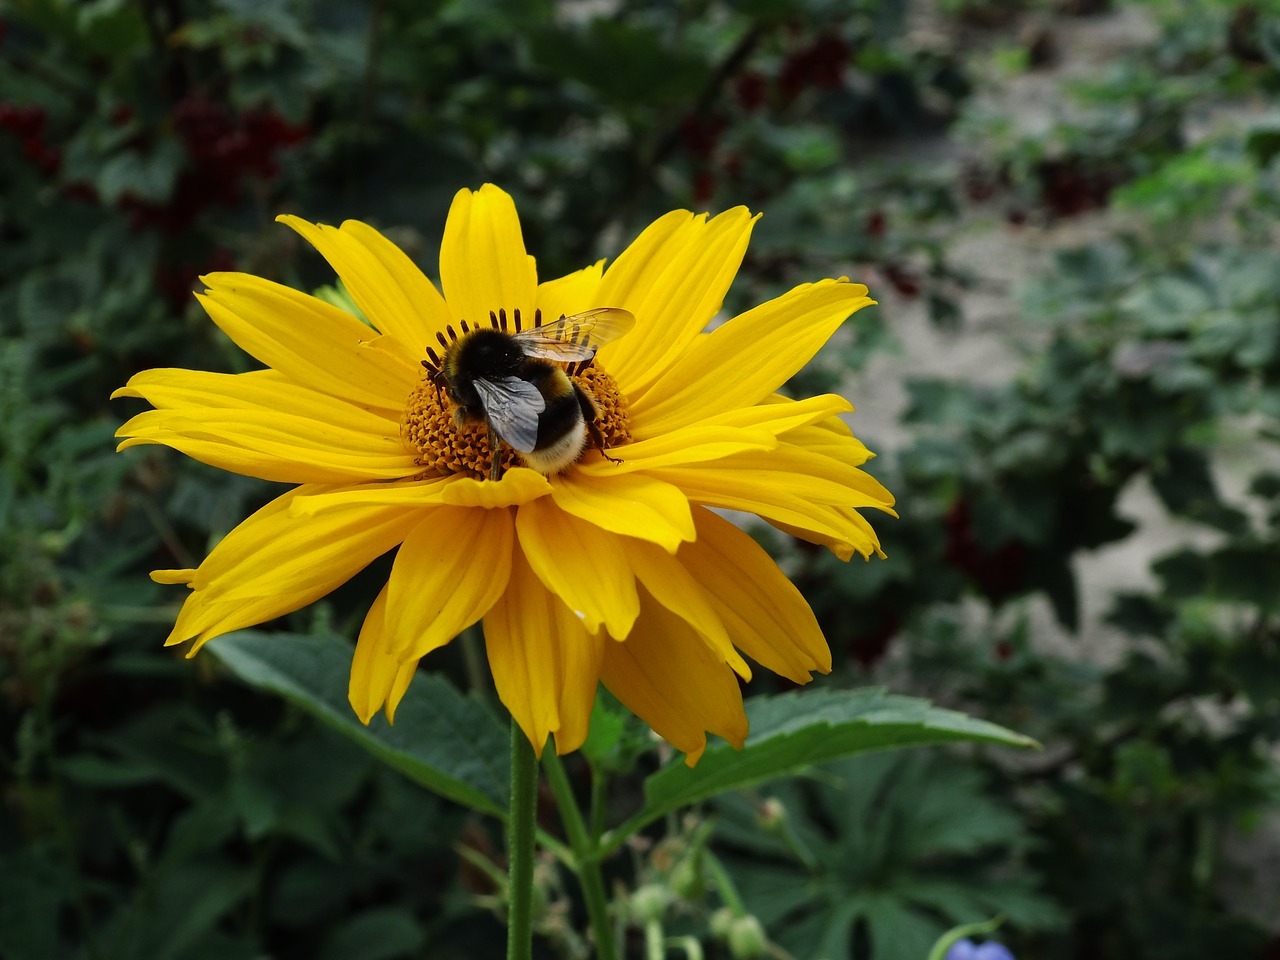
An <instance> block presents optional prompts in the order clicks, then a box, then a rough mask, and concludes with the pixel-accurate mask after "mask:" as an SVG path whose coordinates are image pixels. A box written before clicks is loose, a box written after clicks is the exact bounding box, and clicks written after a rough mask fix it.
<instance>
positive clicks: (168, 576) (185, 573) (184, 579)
mask: <svg viewBox="0 0 1280 960" xmlns="http://www.w3.org/2000/svg"><path fill="white" fill-rule="evenodd" d="M195 577H196V571H195V569H194V568H193V567H188V568H186V569H184V570H152V571H151V579H152V580H154V581H155V582H156V583H164V584H174V585H177V584H181V585H182V586H187V585H189V584H190V583H191V581H192V580H194V579H195Z"/></svg>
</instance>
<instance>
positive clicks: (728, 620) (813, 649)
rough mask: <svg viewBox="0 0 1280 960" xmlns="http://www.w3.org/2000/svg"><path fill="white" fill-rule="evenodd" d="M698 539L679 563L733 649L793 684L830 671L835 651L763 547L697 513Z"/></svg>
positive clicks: (715, 519) (685, 549)
mask: <svg viewBox="0 0 1280 960" xmlns="http://www.w3.org/2000/svg"><path fill="white" fill-rule="evenodd" d="M694 519H695V522H696V523H697V526H698V539H697V540H695V541H693V542H692V543H686V544H684V545H683V546H681V548H680V552H679V553H678V554H677V555H676V560H677V561H678V562H680V563H681V564H683V565H684V566H685V568H686V569H687V570H688V571H689V572H690V574H692V575H693V577H694V578H695V579H696V580H697V581H698V584H699V585H700V586H701V588H702V589H703V591H704V592H705V593H706V595H707V596H708V597H709V598H710V602H711V605H712V606H713V607H714V608H715V610H716V612H717V613H718V614H719V615H720V618H721V620H722V621H723V622H724V624H725V626H726V627H728V630H729V635H730V637H732V639H733V643H734V646H736V647H737V648H738V649H740V650H741V651H742V652H743V653H745V654H746V655H747V656H749V657H750V658H751V659H752V660H754V661H755V662H756V663H758V664H760V665H761V666H762V667H764V668H766V669H768V670H772V671H773V672H774V673H776V674H778V675H780V676H783V677H786V678H787V679H788V680H791V681H793V682H795V683H808V682H809V680H810V679H812V671H815V670H817V671H819V672H821V673H830V672H831V651H830V649H829V648H828V647H827V642H826V640H825V639H824V638H823V636H822V629H821V628H820V627H819V626H818V621H817V618H816V617H814V615H813V611H812V610H811V609H810V607H809V604H808V602H807V601H806V600H805V598H804V597H803V596H802V595H801V594H800V591H799V590H797V589H796V588H795V585H794V584H793V583H792V582H791V581H790V580H788V579H787V578H786V576H785V575H783V573H782V571H781V570H779V569H778V565H777V564H776V563H775V562H774V561H773V558H772V557H770V556H769V554H768V553H766V552H765V550H764V548H763V547H761V546H760V545H759V544H758V543H756V542H755V541H754V540H752V539H751V537H749V536H748V535H747V534H746V533H744V532H743V531H741V530H739V529H738V528H737V527H736V526H734V525H733V524H732V523H730V522H729V521H728V520H723V519H721V518H720V517H718V516H716V515H715V514H714V513H712V512H711V511H710V510H706V509H699V510H696V511H694Z"/></svg>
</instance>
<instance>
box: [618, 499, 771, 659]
mask: <svg viewBox="0 0 1280 960" xmlns="http://www.w3.org/2000/svg"><path fill="white" fill-rule="evenodd" d="M705 512H706V511H705V510H699V511H698V513H705ZM690 546H691V544H688V543H686V544H682V545H681V547H680V554H681V555H683V554H684V552H685V550H687V549H688V548H689V547H690ZM627 557H628V558H629V559H630V561H631V566H632V568H633V569H634V570H635V576H636V579H637V580H639V581H640V582H641V583H642V584H644V589H645V590H646V591H648V593H649V595H650V596H651V597H652V598H653V599H654V600H657V601H658V603H660V604H662V606H664V607H666V608H667V609H668V610H670V611H671V612H672V613H674V614H675V615H676V616H677V617H679V618H680V619H681V620H683V621H684V622H685V623H687V624H688V625H689V626H690V627H691V628H693V630H694V632H695V633H697V634H698V636H699V637H700V638H701V640H702V641H703V642H704V643H705V644H706V645H707V647H708V648H709V649H710V650H711V652H712V653H713V654H714V655H715V657H716V658H717V659H718V660H719V661H720V662H721V663H726V664H728V665H729V666H730V667H731V668H732V669H733V671H734V673H736V674H737V675H738V676H740V677H742V679H743V680H750V679H751V668H750V667H748V666H747V663H746V661H745V660H743V659H742V657H741V656H740V655H739V654H738V651H737V650H735V649H734V648H733V642H732V641H731V640H730V639H729V632H728V631H727V630H726V629H725V626H724V623H723V621H722V620H721V618H720V614H719V613H718V612H717V610H716V608H715V607H714V606H713V605H712V603H711V600H710V599H709V597H708V596H707V592H706V590H704V589H703V587H702V584H701V583H699V582H698V579H697V578H696V576H695V575H694V571H692V570H689V569H687V568H686V567H685V564H684V562H683V561H682V560H681V559H680V556H675V557H673V556H672V555H671V554H669V553H667V552H665V551H663V550H661V549H659V548H658V547H656V546H654V545H653V544H650V543H637V544H635V545H634V546H633V547H631V549H629V550H628V551H627Z"/></svg>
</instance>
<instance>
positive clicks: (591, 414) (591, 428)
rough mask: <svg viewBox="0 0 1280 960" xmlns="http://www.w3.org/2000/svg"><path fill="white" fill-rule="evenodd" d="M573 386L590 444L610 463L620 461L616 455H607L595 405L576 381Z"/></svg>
mask: <svg viewBox="0 0 1280 960" xmlns="http://www.w3.org/2000/svg"><path fill="white" fill-rule="evenodd" d="M573 387H574V392H575V393H577V395H578V408H579V409H580V410H581V411H582V420H583V423H585V424H586V427H587V436H588V437H589V438H590V440H591V446H593V447H595V448H596V449H597V450H599V451H600V456H602V457H604V458H605V459H606V460H608V461H609V462H610V463H621V462H622V461H621V460H619V459H618V458H617V457H611V456H609V453H608V451H607V450H606V448H605V439H604V433H603V431H601V429H600V424H599V423H598V422H597V421H598V420H599V417H600V414H599V412H598V411H597V410H596V405H595V404H594V403H593V402H592V400H591V398H590V397H589V396H587V393H586V391H585V390H583V389H582V388H581V387H579V386H578V385H577V384H576V383H575V384H574V385H573Z"/></svg>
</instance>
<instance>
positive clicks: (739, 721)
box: [600, 598, 747, 766]
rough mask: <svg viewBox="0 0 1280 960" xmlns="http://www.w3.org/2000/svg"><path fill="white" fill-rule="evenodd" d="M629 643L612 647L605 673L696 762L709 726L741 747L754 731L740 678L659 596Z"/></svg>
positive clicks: (633, 707)
mask: <svg viewBox="0 0 1280 960" xmlns="http://www.w3.org/2000/svg"><path fill="white" fill-rule="evenodd" d="M642 608H643V609H642V612H641V614H640V619H639V620H637V621H636V625H635V627H634V628H633V629H632V631H631V635H630V636H629V637H628V638H627V639H626V640H625V641H623V642H622V643H608V644H606V645H605V648H604V662H603V663H602V664H601V670H600V679H601V681H602V682H603V683H604V685H605V686H606V687H608V689H609V691H610V692H611V693H612V694H613V695H614V696H615V697H617V698H618V699H619V700H621V701H622V702H623V703H624V704H625V705H626V706H627V708H628V709H629V710H630V711H631V712H632V713H634V714H635V715H636V716H638V717H639V718H640V719H641V720H643V721H644V722H645V723H647V724H649V726H651V727H653V729H654V731H655V732H656V733H657V734H658V735H659V736H660V737H662V738H663V739H664V740H666V741H667V742H668V743H670V744H671V745H672V746H673V747H675V748H676V749H677V750H683V751H684V752H685V754H687V756H686V757H685V763H687V764H688V765H689V766H693V765H694V764H696V763H697V762H698V759H699V758H700V757H701V756H702V752H703V751H704V750H705V749H706V746H707V737H706V734H707V733H708V732H710V733H715V734H718V735H720V736H722V737H724V738H725V739H726V740H728V741H729V742H730V743H731V744H733V745H734V747H736V748H738V749H741V747H742V744H743V742H744V741H745V740H746V737H747V717H746V714H745V712H744V711H743V709H742V692H741V690H740V689H739V687H738V678H737V677H736V676H735V675H734V673H733V671H732V670H730V669H729V667H727V666H726V665H725V664H724V663H723V662H721V661H720V660H719V659H718V658H717V657H716V656H715V655H714V654H713V653H712V652H711V651H710V649H708V647H707V645H706V644H705V643H702V642H700V641H699V639H698V637H697V635H696V634H695V633H694V632H693V630H692V629H691V628H690V627H689V626H688V625H687V624H686V623H685V622H684V621H683V620H681V619H680V618H679V617H677V616H675V614H673V613H670V612H669V611H667V610H666V609H665V608H664V607H663V606H662V605H661V604H659V603H656V602H655V601H654V600H653V599H652V598H644V600H643V601H642Z"/></svg>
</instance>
